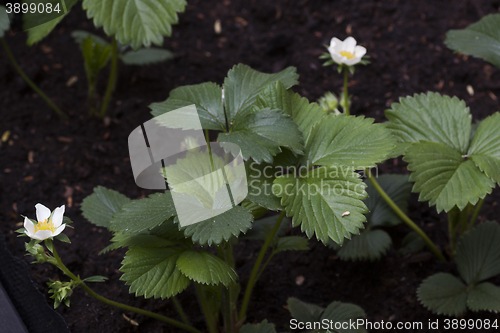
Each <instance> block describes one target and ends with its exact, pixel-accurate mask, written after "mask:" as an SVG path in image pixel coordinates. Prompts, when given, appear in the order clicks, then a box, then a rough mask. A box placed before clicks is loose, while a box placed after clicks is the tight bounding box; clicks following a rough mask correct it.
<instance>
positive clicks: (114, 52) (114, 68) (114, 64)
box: [100, 36, 118, 118]
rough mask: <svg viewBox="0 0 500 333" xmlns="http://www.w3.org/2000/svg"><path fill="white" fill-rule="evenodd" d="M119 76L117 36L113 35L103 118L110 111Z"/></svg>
mask: <svg viewBox="0 0 500 333" xmlns="http://www.w3.org/2000/svg"><path fill="white" fill-rule="evenodd" d="M117 78H118V43H117V42H116V38H115V37H114V36H113V42H112V44H111V71H110V73H109V78H108V86H107V87H106V95H104V101H103V103H102V107H101V114H100V116H101V118H103V117H104V116H105V115H106V112H107V111H108V105H109V101H110V100H111V95H112V94H113V91H114V90H115V86H116V79H117Z"/></svg>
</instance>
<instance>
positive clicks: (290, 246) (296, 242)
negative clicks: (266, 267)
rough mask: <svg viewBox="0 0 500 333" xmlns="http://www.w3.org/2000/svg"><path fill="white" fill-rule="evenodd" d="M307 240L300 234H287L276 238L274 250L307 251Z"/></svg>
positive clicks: (277, 251)
mask: <svg viewBox="0 0 500 333" xmlns="http://www.w3.org/2000/svg"><path fill="white" fill-rule="evenodd" d="M308 245H309V240H308V239H307V238H304V237H302V236H287V237H281V238H279V239H278V245H277V246H276V249H275V250H274V251H275V252H276V253H279V252H285V251H307V250H309V246H308Z"/></svg>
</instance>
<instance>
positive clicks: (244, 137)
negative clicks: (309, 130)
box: [217, 109, 304, 163]
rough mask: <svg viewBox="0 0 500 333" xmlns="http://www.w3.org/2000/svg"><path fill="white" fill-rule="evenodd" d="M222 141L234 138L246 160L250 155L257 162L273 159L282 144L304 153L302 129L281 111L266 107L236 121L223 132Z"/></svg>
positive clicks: (218, 139)
mask: <svg viewBox="0 0 500 333" xmlns="http://www.w3.org/2000/svg"><path fill="white" fill-rule="evenodd" d="M217 141H219V142H232V143H235V144H237V145H238V146H239V147H240V148H241V153H242V155H243V158H244V159H245V160H247V159H249V158H250V157H251V158H252V159H253V160H255V161H256V162H258V163H261V162H263V161H264V162H267V163H272V162H273V156H275V155H276V154H278V153H280V152H281V148H280V147H286V148H289V149H291V150H292V151H293V152H294V153H296V154H302V153H303V149H304V141H303V139H302V133H301V132H300V130H299V128H298V127H297V124H295V123H294V122H293V120H292V118H291V117H290V116H288V115H286V114H284V113H283V112H282V111H279V110H270V109H263V110H259V111H255V112H250V113H248V114H247V115H246V116H241V117H239V118H238V120H237V121H235V123H234V125H233V126H232V127H231V130H230V132H229V133H220V134H219V137H218V138H217Z"/></svg>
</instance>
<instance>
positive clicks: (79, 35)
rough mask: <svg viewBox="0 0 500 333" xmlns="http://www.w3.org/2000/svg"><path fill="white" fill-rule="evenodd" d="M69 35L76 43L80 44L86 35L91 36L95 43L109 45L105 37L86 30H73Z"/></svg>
mask: <svg viewBox="0 0 500 333" xmlns="http://www.w3.org/2000/svg"><path fill="white" fill-rule="evenodd" d="M71 37H73V39H74V40H75V42H76V43H77V44H80V45H81V44H82V43H83V41H84V40H85V39H87V38H88V37H92V39H93V40H94V42H95V43H98V44H101V45H103V46H106V45H110V44H109V43H108V42H107V41H106V40H105V39H103V38H101V37H99V36H97V35H94V34H92V33H90V32H88V31H83V30H75V31H73V32H72V33H71Z"/></svg>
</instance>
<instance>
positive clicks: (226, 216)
mask: <svg viewBox="0 0 500 333" xmlns="http://www.w3.org/2000/svg"><path fill="white" fill-rule="evenodd" d="M175 220H176V223H179V222H178V218H177V217H176V218H175ZM252 221H253V215H252V213H251V212H250V211H249V210H248V209H246V208H244V207H241V206H236V207H234V208H232V209H230V210H228V211H226V212H224V213H222V214H220V215H217V216H215V217H213V218H211V219H208V220H205V221H202V222H198V223H195V224H191V225H188V226H187V227H186V228H185V229H184V234H185V235H186V237H191V239H192V240H193V242H196V243H198V244H200V245H202V246H206V245H208V246H210V245H212V244H215V245H218V244H220V243H222V241H228V240H229V238H231V237H232V236H235V237H238V235H239V234H240V233H241V232H246V231H247V230H248V228H250V227H251V226H252Z"/></svg>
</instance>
